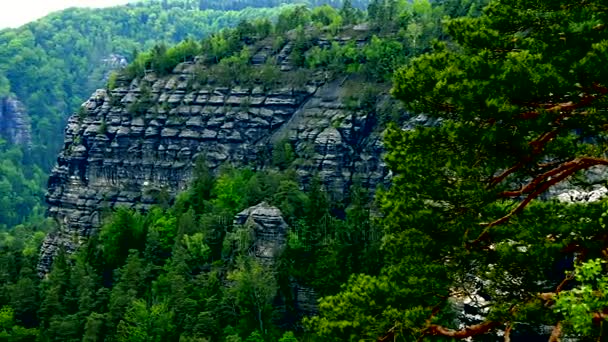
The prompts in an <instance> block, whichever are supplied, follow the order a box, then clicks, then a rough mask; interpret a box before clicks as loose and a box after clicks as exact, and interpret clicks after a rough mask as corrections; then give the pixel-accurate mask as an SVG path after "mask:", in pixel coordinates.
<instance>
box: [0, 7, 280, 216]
mask: <svg viewBox="0 0 608 342" xmlns="http://www.w3.org/2000/svg"><path fill="white" fill-rule="evenodd" d="M206 3H210V4H212V2H206ZM222 3H223V2H222ZM281 10H282V9H281V8H280V7H276V8H248V9H242V10H240V11H223V10H212V9H205V10H198V9H191V8H190V7H188V6H187V4H186V3H184V2H183V1H174V0H168V1H163V2H162V3H161V2H160V1H147V2H145V3H141V4H140V3H137V4H133V5H127V6H117V7H112V8H104V9H82V8H73V9H68V10H65V11H61V12H57V13H53V14H51V15H49V16H47V17H44V18H42V19H39V20H37V21H35V22H32V23H29V24H27V25H24V26H22V27H20V28H16V29H5V30H1V31H0V46H2V49H0V96H4V95H7V94H10V93H13V94H15V95H16V97H17V98H18V99H19V100H20V101H21V102H23V103H24V104H25V107H26V109H27V111H28V113H29V115H30V116H31V118H32V120H31V123H32V140H33V142H32V145H31V146H11V145H10V144H0V160H2V161H3V165H2V167H0V183H2V184H5V185H6V184H8V185H6V186H5V187H3V190H5V191H1V192H0V201H2V203H3V204H6V206H3V208H2V209H4V211H6V215H8V216H5V213H4V211H3V213H0V227H2V226H7V227H12V226H14V225H16V224H19V223H22V222H24V221H26V220H28V219H30V218H32V217H37V219H40V218H41V215H40V214H41V213H42V212H43V209H42V208H43V207H44V204H43V202H44V198H43V197H44V192H45V187H46V181H45V178H46V176H42V175H43V174H47V173H48V172H49V171H50V169H51V167H52V166H53V164H54V163H55V159H56V156H57V153H58V151H59V150H60V147H61V146H62V144H63V136H62V132H63V128H64V125H65V121H66V118H67V115H68V114H69V113H70V112H73V111H74V110H75V109H76V108H78V106H80V104H81V103H82V102H83V101H84V100H85V99H86V98H87V97H88V96H89V94H90V93H91V92H92V91H94V90H95V89H97V88H99V87H102V86H103V84H105V83H106V82H107V78H108V75H109V73H110V72H111V71H112V70H115V69H119V68H121V67H124V63H127V60H132V59H133V58H134V54H136V53H137V51H141V50H147V49H149V48H151V47H153V46H154V45H155V44H159V43H161V42H164V43H165V44H175V43H177V42H179V41H181V40H183V39H186V38H187V37H191V38H192V39H200V38H203V37H205V36H208V35H209V34H211V33H215V32H218V31H219V30H221V29H223V28H225V27H230V26H236V25H237V24H238V23H239V22H242V21H247V20H253V19H256V18H266V19H272V18H275V17H276V16H277V15H278V14H279V13H280V12H281ZM15 156H19V158H17V159H16V158H15ZM9 185H10V186H9Z"/></svg>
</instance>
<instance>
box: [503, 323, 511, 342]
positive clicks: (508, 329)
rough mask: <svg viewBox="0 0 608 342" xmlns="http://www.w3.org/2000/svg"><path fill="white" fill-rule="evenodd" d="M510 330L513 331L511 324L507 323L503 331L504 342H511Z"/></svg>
mask: <svg viewBox="0 0 608 342" xmlns="http://www.w3.org/2000/svg"><path fill="white" fill-rule="evenodd" d="M511 330H513V324H511V323H508V324H507V328H506V329H505V341H504V342H511Z"/></svg>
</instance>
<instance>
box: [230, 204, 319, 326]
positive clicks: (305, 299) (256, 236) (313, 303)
mask: <svg viewBox="0 0 608 342" xmlns="http://www.w3.org/2000/svg"><path fill="white" fill-rule="evenodd" d="M234 224H235V225H240V226H245V227H248V228H250V229H251V230H252V232H253V234H252V235H253V246H252V247H253V248H252V253H253V256H254V257H255V258H257V259H258V260H259V261H260V262H261V263H262V264H265V265H268V266H271V267H272V266H273V265H274V263H275V261H276V259H277V258H278V257H279V256H280V253H281V252H282V251H283V250H284V249H285V247H286V246H287V233H288V231H289V226H288V225H287V223H286V222H285V220H284V219H283V215H282V213H281V210H280V209H278V208H276V207H273V206H270V205H268V204H267V203H265V202H262V203H260V204H258V205H256V206H253V207H250V208H247V209H245V210H243V211H241V212H240V213H238V214H237V215H236V216H235V218H234ZM290 288H291V300H292V301H293V305H294V309H295V311H296V312H297V313H298V314H299V315H303V316H309V315H312V314H315V313H317V312H318V307H317V300H318V296H317V293H316V292H315V291H314V290H313V289H312V288H310V287H307V286H302V285H301V284H299V283H298V282H297V281H295V280H292V281H291V282H290ZM280 302H282V303H284V302H285V298H282V300H281V301H280Z"/></svg>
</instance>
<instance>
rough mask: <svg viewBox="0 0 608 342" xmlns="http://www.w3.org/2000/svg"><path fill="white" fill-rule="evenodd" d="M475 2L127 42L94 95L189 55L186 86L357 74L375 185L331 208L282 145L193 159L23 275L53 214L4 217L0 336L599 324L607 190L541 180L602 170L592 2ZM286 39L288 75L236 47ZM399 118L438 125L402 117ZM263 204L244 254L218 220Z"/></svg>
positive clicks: (592, 328) (602, 58) (136, 108)
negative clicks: (383, 101) (273, 236)
mask: <svg viewBox="0 0 608 342" xmlns="http://www.w3.org/2000/svg"><path fill="white" fill-rule="evenodd" d="M183 3H184V4H185V5H184V6H188V4H190V5H192V6H196V4H195V3H193V2H183ZM486 4H487V2H481V1H480V2H476V1H441V2H439V1H438V2H429V1H423V0H418V1H414V2H411V3H410V2H405V1H392V0H382V1H380V0H374V1H371V2H370V4H369V7H368V10H367V12H366V13H363V12H361V11H358V10H357V9H356V8H354V7H351V6H342V7H341V8H338V9H334V8H332V7H331V6H325V7H317V8H313V9H307V8H305V7H290V8H288V9H286V10H285V11H283V12H281V13H278V14H277V16H276V18H277V19H276V21H274V22H270V21H267V20H253V21H249V22H241V23H238V25H236V27H235V28H234V29H228V30H224V31H222V32H219V33H215V34H212V35H210V36H209V37H207V38H206V39H203V40H198V39H187V40H185V41H182V42H181V43H179V44H177V45H174V46H168V45H165V44H160V43H159V44H154V47H153V48H152V49H150V50H147V51H143V52H140V53H136V54H133V55H132V57H133V58H132V63H131V64H130V65H129V66H127V67H126V68H124V69H123V70H121V71H119V72H117V73H115V74H113V76H112V77H110V78H109V81H108V84H107V87H108V88H109V89H113V88H114V87H120V86H123V85H125V84H127V82H130V81H132V80H138V79H141V78H142V77H145V75H147V74H148V73H154V74H155V75H158V76H162V75H167V74H169V73H171V71H172V70H173V68H174V67H175V66H176V65H178V64H179V63H182V62H184V61H188V62H191V63H195V64H196V65H197V67H199V68H200V69H199V70H197V72H196V75H195V76H196V77H195V80H196V81H197V82H200V83H204V84H207V83H210V84H214V85H227V86H239V85H252V84H255V85H260V86H262V87H263V88H265V89H272V88H273V87H276V86H280V85H284V84H288V85H291V86H294V85H296V84H297V82H298V80H301V79H302V78H303V77H304V76H310V75H312V74H313V73H314V72H316V73H317V74H321V75H324V77H326V78H332V79H346V78H347V76H348V77H351V78H352V79H356V80H358V81H359V82H360V83H359V85H360V88H359V89H361V91H360V92H354V94H353V96H352V104H350V105H351V106H352V107H353V108H356V109H357V110H368V111H369V112H370V113H374V114H375V115H376V116H377V118H378V124H379V125H380V127H388V130H387V131H386V135H385V145H386V149H387V150H388V153H387V155H386V159H385V160H386V162H387V163H388V165H389V167H390V168H391V170H392V171H393V179H392V185H391V187H390V188H389V189H387V190H384V191H380V192H379V194H378V198H377V202H374V201H373V200H372V199H371V196H370V194H369V192H368V191H367V190H366V189H364V188H363V187H361V186H360V185H359V184H357V183H356V182H355V184H354V185H353V187H352V188H351V189H350V191H349V193H348V195H349V197H348V198H346V199H345V200H344V201H343V202H340V203H335V202H333V201H331V199H330V196H328V194H327V193H326V192H325V191H324V190H323V186H322V184H321V183H320V182H319V180H318V179H313V180H312V181H311V184H310V187H309V188H308V190H307V191H304V190H302V189H301V188H300V186H299V185H298V182H297V175H296V173H295V172H294V168H293V163H294V158H293V151H292V150H291V146H290V145H289V144H288V143H284V142H282V143H278V144H276V146H274V147H273V151H272V154H271V156H269V158H268V159H269V163H270V164H271V165H270V167H268V168H266V169H265V170H255V169H254V168H249V167H240V168H235V167H234V166H231V165H226V166H224V167H223V168H222V169H221V171H220V172H219V173H218V174H212V173H211V172H210V171H209V169H208V168H207V167H206V165H205V163H204V160H200V161H199V162H198V163H197V165H196V168H195V172H194V180H193V182H192V184H191V185H190V187H189V188H188V190H187V191H185V192H184V193H183V194H181V195H179V196H178V197H177V198H176V199H175V200H174V201H171V200H170V199H168V198H162V196H160V197H159V201H158V202H159V204H158V206H157V207H155V208H154V209H152V210H150V211H148V212H146V213H139V212H133V211H130V210H126V209H121V210H118V211H116V212H113V213H108V216H107V217H106V220H105V224H104V225H103V227H102V228H101V229H100V231H99V232H98V233H97V234H95V235H94V236H92V237H91V239H90V240H89V241H88V244H87V245H86V246H84V247H83V248H81V249H80V250H79V251H77V252H76V253H74V254H68V253H65V252H64V251H62V252H60V253H59V255H58V256H57V257H56V259H55V261H54V264H53V268H52V270H51V272H50V273H49V274H47V275H46V276H45V277H44V278H42V279H41V278H40V277H38V276H37V275H36V274H35V272H34V271H33V270H34V269H35V268H36V264H37V262H38V260H37V258H38V254H37V253H36V251H37V248H38V247H39V245H40V243H41V241H42V238H43V236H44V232H46V231H48V230H49V229H52V227H50V226H51V223H49V222H42V223H40V224H38V225H30V226H19V227H17V228H16V229H14V230H13V231H11V232H10V233H3V234H2V235H0V247H1V253H0V270H1V271H2V272H0V279H1V280H0V284H1V287H0V305H1V306H2V307H1V309H0V318H1V319H0V325H1V326H0V328H1V329H2V331H1V332H0V334H1V335H0V336H2V337H3V338H6V339H7V340H15V341H37V340H40V341H47V340H48V341H102V340H103V341H232V342H237V341H249V342H253V341H255V342H258V341H267V342H270V341H281V342H287V341H290V342H294V341H362V340H364V341H365V340H372V341H412V340H419V341H448V340H461V339H470V338H474V340H479V341H486V340H497V339H504V340H531V339H532V338H538V337H539V336H541V337H544V338H546V339H548V340H549V341H558V340H559V339H560V338H561V337H568V338H578V339H580V340H582V341H585V340H602V339H604V338H605V336H606V334H607V332H606V325H605V324H603V322H604V320H605V319H606V318H607V317H608V315H607V314H606V312H607V310H608V309H607V308H608V301H607V300H606V296H607V293H608V292H607V291H608V279H607V277H606V276H605V273H606V252H605V251H606V248H607V247H608V246H606V241H608V240H607V239H606V237H607V236H608V235H607V234H606V222H605V217H606V212H607V204H606V200H600V201H593V202H590V203H569V202H566V201H558V200H556V199H555V198H554V197H552V196H551V194H550V193H549V192H550V190H552V189H555V188H556V187H558V186H563V187H568V186H569V187H572V186H574V185H576V186H578V187H579V188H578V189H579V190H578V191H585V190H586V189H587V188H589V187H591V186H595V185H598V184H589V181H590V179H589V178H588V177H586V175H587V174H586V173H585V171H587V170H589V169H591V168H593V167H596V166H607V165H608V161H607V160H606V159H605V157H606V146H605V144H606V139H605V130H606V125H607V124H608V122H606V121H607V119H606V117H605V113H606V110H607V108H606V106H608V104H607V101H606V96H608V90H607V85H606V79H608V68H607V67H606V65H608V64H607V62H608V60H606V58H607V57H606V56H608V33H607V32H608V31H607V30H606V21H607V20H608V8H607V7H606V5H605V4H604V3H603V1H600V0H591V1H589V0H586V1H574V2H573V1H572V0H568V1H565V0H564V1H554V0H541V1H536V2H534V3H530V2H529V1H522V0H500V1H498V0H497V1H490V2H489V4H488V5H487V6H485V5H486ZM199 5H200V4H199ZM160 6H162V3H161V4H160ZM484 6H485V7H484ZM482 7H483V8H484V9H483V10H481V8H482ZM178 8H181V10H184V8H183V6H182V7H179V6H178ZM193 8H194V7H193ZM190 10H192V11H194V12H196V10H193V9H190ZM188 13H189V12H188ZM446 16H448V17H451V19H449V20H444V19H445V17H446ZM361 23H366V24H367V25H366V26H367V27H368V28H369V30H368V31H366V33H365V34H367V35H368V36H367V37H366V38H368V39H367V41H366V44H362V45H357V44H354V43H345V44H342V45H341V44H337V43H336V44H328V45H327V46H326V47H324V48H319V47H312V46H313V45H314V44H312V42H313V41H315V40H318V39H320V35H321V32H322V33H323V34H330V35H339V34H340V33H342V32H344V31H343V30H347V32H350V33H352V31H348V30H349V29H350V28H352V25H356V24H361ZM285 34H289V35H291V36H292V37H293V40H294V48H293V50H292V51H291V53H290V56H289V58H290V60H291V61H292V62H293V63H294V67H295V70H294V71H293V73H291V74H288V75H296V77H290V78H283V77H281V76H280V75H279V73H277V72H276V68H277V65H276V61H269V62H268V63H267V64H265V65H263V66H262V67H261V68H253V67H252V65H251V64H252V63H251V54H250V49H249V48H250V47H251V46H255V45H256V44H257V43H259V42H260V41H265V42H268V41H271V42H276V46H280V45H281V44H282V43H283V41H282V39H283V38H282V35H285ZM273 46H274V45H273ZM8 75H9V80H10V74H8ZM5 83H6V82H5ZM1 84H2V82H1V78H0V85H1ZM11 85H12V84H11ZM364 85H368V87H364ZM369 85H371V86H369ZM384 86H392V89H393V90H392V93H393V95H394V96H395V97H396V98H397V99H399V100H401V101H402V103H403V106H404V107H405V109H406V110H407V113H406V112H405V111H403V110H400V109H396V110H395V109H393V110H387V111H386V113H380V111H379V110H378V106H377V103H376V102H375V100H376V99H375V97H374V96H375V94H376V95H377V93H374V92H373V89H375V88H382V87H384ZM5 88H6V87H5ZM370 88H372V90H371V91H370V90H369V89H370ZM366 89H367V90H366ZM144 93H145V91H144ZM149 106H151V103H150V101H148V100H147V99H146V96H140V98H139V100H138V101H136V102H134V103H133V104H131V105H130V106H129V109H128V110H129V112H131V113H132V114H133V115H138V114H141V113H142V112H143V111H145V110H147V109H149V108H148V107H149ZM406 114H407V115H406ZM411 114H421V115H423V116H426V117H430V118H432V119H434V121H432V122H434V124H429V125H425V126H411V125H410V126H403V123H404V121H403V118H404V117H405V116H408V115H411ZM11 153H13V156H12V158H13V159H14V160H17V159H18V158H19V155H18V154H17V153H16V152H14V151H13V152H11ZM603 174H605V171H604V173H603ZM602 177H603V176H602ZM604 178H605V177H604ZM567 180H571V181H572V183H570V184H566V181H567ZM600 181H601V182H603V183H605V180H604V179H603V178H602V179H601V180H600ZM0 185H2V186H5V187H6V185H3V184H0ZM604 185H605V184H604ZM161 195H162V194H161ZM263 201H264V202H267V203H268V204H269V205H273V206H276V207H277V208H279V209H280V210H281V211H282V213H283V215H284V218H285V220H286V221H287V224H289V226H290V227H291V228H290V233H289V234H288V238H287V242H286V248H285V250H284V252H283V254H282V255H281V257H280V258H279V259H278V260H275V262H274V263H271V264H269V263H264V262H261V261H260V260H258V259H256V258H255V257H253V256H252V253H251V248H252V235H251V234H252V233H251V231H250V230H248V228H247V227H245V226H241V225H238V224H233V220H232V219H233V218H234V216H235V214H236V213H238V212H239V211H241V210H242V209H245V208H247V207H249V206H252V205H256V204H258V203H260V202H263ZM376 207H379V211H380V212H379V213H378V212H377V211H378V209H376ZM370 236H374V237H378V238H373V239H370V238H369V237H370ZM294 282H296V283H298V284H301V285H303V286H306V287H307V288H310V289H312V290H313V291H315V292H316V293H318V294H319V295H320V296H322V297H323V298H322V299H321V300H320V301H319V306H318V309H319V312H318V314H316V315H312V317H309V318H305V319H304V320H300V316H299V313H298V312H296V310H295V309H294V306H293V298H291V297H290V291H289V289H290V286H291V284H293V283H294ZM543 327H550V332H549V333H545V332H543V331H542V330H543Z"/></svg>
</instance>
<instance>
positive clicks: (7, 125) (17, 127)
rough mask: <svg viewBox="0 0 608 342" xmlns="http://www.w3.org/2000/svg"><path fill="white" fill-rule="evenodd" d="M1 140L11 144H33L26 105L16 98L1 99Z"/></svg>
mask: <svg viewBox="0 0 608 342" xmlns="http://www.w3.org/2000/svg"><path fill="white" fill-rule="evenodd" d="M0 138H2V139H4V140H6V141H8V142H9V143H11V144H15V145H22V146H29V145H30V144H31V141H32V139H31V127H30V118H29V115H28V114H27V111H26V110H25V107H24V105H23V104H22V103H21V102H20V101H19V100H18V99H17V98H15V97H13V96H8V97H0Z"/></svg>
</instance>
